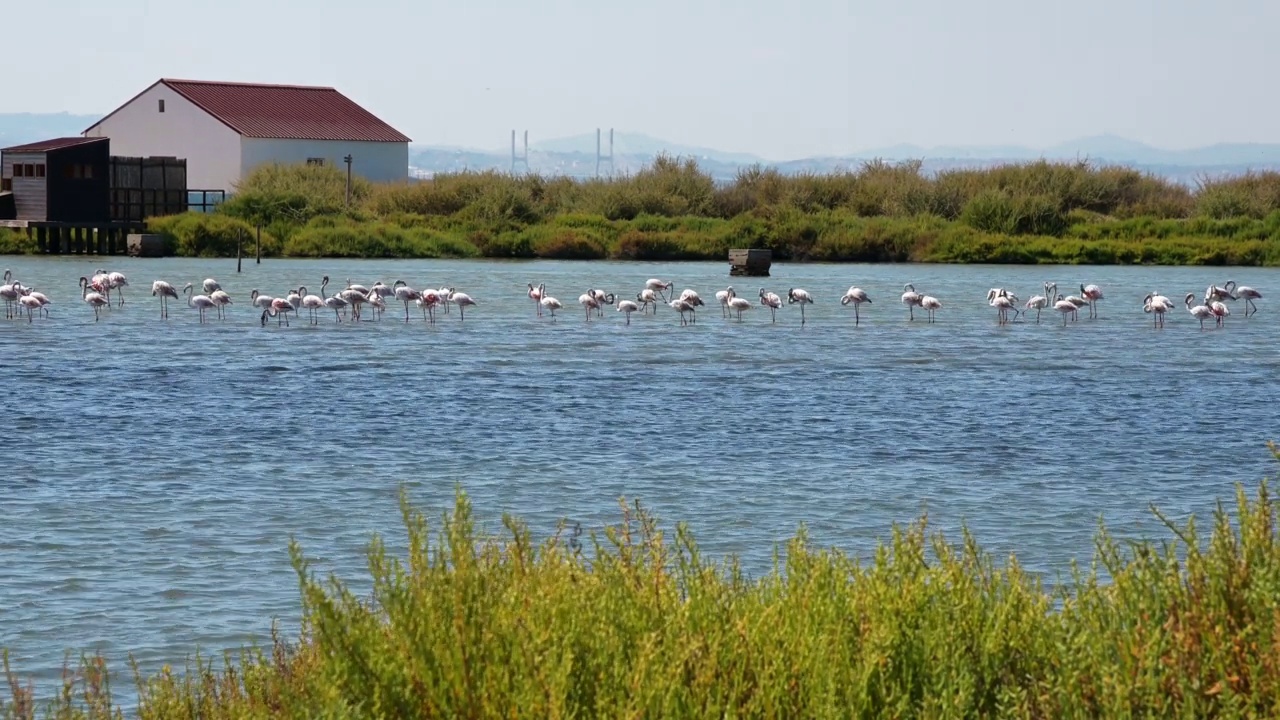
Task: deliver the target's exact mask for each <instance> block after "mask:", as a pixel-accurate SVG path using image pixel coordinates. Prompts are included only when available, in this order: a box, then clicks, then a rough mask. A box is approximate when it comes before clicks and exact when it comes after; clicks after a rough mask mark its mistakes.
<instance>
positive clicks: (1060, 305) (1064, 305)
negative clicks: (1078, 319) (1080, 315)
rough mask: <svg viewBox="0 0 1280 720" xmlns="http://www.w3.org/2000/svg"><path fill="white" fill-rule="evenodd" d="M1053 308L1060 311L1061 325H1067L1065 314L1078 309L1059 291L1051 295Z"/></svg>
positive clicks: (1070, 313) (1071, 313) (1072, 313)
mask: <svg viewBox="0 0 1280 720" xmlns="http://www.w3.org/2000/svg"><path fill="white" fill-rule="evenodd" d="M1053 309H1054V310H1057V311H1058V312H1060V313H1062V327H1066V326H1067V316H1068V315H1074V314H1075V312H1076V310H1078V308H1077V307H1076V306H1075V305H1073V304H1072V303H1070V302H1068V301H1067V300H1064V299H1063V298H1062V294H1061V293H1056V292H1055V293H1054V295H1053ZM1147 312H1151V311H1150V310H1148V311H1147Z"/></svg>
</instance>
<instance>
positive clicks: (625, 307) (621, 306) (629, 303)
mask: <svg viewBox="0 0 1280 720" xmlns="http://www.w3.org/2000/svg"><path fill="white" fill-rule="evenodd" d="M552 299H553V300H554V299H555V298H552ZM639 309H640V306H639V305H637V304H636V301H635V300H622V301H620V302H619V303H618V312H620V313H626V315H627V324H628V325H630V324H631V313H633V312H635V311H637V310H639Z"/></svg>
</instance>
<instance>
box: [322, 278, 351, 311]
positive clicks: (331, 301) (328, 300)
mask: <svg viewBox="0 0 1280 720" xmlns="http://www.w3.org/2000/svg"><path fill="white" fill-rule="evenodd" d="M328 284H329V276H328V275H325V276H324V278H323V279H322V280H321V281H320V300H321V302H323V303H324V305H325V307H327V308H330V309H331V310H333V317H334V318H336V319H337V321H338V322H342V314H341V313H340V312H339V311H340V310H342V308H344V307H346V306H347V301H346V300H343V299H342V298H341V297H339V296H337V295H331V296H329V297H325V294H324V288H325V286H326V285H328Z"/></svg>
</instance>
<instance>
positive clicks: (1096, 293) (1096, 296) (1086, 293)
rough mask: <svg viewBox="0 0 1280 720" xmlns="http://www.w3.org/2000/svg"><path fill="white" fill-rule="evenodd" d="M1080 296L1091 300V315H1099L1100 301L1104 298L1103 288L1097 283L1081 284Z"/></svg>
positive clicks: (1093, 316) (1094, 316) (1092, 316)
mask: <svg viewBox="0 0 1280 720" xmlns="http://www.w3.org/2000/svg"><path fill="white" fill-rule="evenodd" d="M1080 297H1082V298H1084V299H1085V300H1087V301H1089V317H1091V318H1096V317H1098V301H1099V300H1101V299H1102V288H1100V287H1098V286H1097V285H1083V284H1082V285H1080Z"/></svg>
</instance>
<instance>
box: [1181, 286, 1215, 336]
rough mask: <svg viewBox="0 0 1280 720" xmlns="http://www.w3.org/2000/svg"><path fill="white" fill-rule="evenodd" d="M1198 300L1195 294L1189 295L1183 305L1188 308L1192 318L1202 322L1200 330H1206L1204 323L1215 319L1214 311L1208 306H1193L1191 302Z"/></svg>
mask: <svg viewBox="0 0 1280 720" xmlns="http://www.w3.org/2000/svg"><path fill="white" fill-rule="evenodd" d="M1195 299H1196V294H1195V293H1187V297H1186V299H1185V300H1183V301H1182V302H1183V304H1184V305H1186V306H1187V312H1189V313H1191V317H1193V318H1195V319H1197V320H1199V321H1200V329H1201V330H1203V329H1204V321H1205V320H1206V319H1208V318H1211V317H1214V314H1213V309H1212V308H1210V307H1209V306H1208V305H1192V304H1191V302H1192V301H1193V300H1195Z"/></svg>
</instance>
